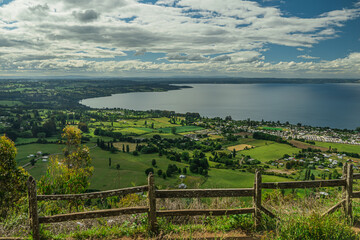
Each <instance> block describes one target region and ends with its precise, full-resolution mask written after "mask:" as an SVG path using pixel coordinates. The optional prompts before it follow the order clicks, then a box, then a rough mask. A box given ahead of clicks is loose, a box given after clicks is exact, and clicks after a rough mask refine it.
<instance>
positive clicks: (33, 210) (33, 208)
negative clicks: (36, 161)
mask: <svg viewBox="0 0 360 240" xmlns="http://www.w3.org/2000/svg"><path fill="white" fill-rule="evenodd" d="M27 185H28V186H27V187H28V197H29V217H30V227H31V230H32V235H33V239H34V240H39V239H40V233H39V218H38V212H37V208H38V207H37V199H36V181H35V179H34V178H33V177H32V176H30V177H29V179H28V182H27Z"/></svg>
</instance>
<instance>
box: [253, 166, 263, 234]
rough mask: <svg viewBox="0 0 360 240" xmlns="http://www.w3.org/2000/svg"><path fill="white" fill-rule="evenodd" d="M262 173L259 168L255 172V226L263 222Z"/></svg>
mask: <svg viewBox="0 0 360 240" xmlns="http://www.w3.org/2000/svg"><path fill="white" fill-rule="evenodd" d="M261 181H262V177H261V173H260V171H259V170H256V172H255V182H254V190H255V193H254V208H255V213H254V217H255V227H256V228H258V227H259V226H260V223H261V212H260V211H261V210H260V209H261Z"/></svg>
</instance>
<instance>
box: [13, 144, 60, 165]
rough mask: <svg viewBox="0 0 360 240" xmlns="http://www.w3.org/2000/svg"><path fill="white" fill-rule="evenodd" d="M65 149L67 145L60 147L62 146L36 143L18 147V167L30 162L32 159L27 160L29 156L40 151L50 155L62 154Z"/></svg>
mask: <svg viewBox="0 0 360 240" xmlns="http://www.w3.org/2000/svg"><path fill="white" fill-rule="evenodd" d="M64 147H65V145H60V144H38V143H34V144H28V145H21V146H17V147H16V148H17V152H18V154H17V155H16V158H15V159H16V162H17V164H18V166H22V165H24V164H26V163H28V162H29V161H30V159H29V158H27V156H29V155H30V154H36V152H38V151H41V152H42V153H49V154H54V153H61V152H62V149H63V148H64Z"/></svg>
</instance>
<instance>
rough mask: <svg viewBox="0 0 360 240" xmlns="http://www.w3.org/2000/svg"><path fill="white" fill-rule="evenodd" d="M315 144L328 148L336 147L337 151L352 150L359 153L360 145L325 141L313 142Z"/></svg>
mask: <svg viewBox="0 0 360 240" xmlns="http://www.w3.org/2000/svg"><path fill="white" fill-rule="evenodd" d="M315 145H316V146H320V147H324V148H327V149H329V146H331V149H334V148H336V149H337V150H338V151H339V152H342V151H343V152H352V153H359V154H360V146H359V145H351V144H342V143H327V142H315Z"/></svg>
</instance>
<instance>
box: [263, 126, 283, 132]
mask: <svg viewBox="0 0 360 240" xmlns="http://www.w3.org/2000/svg"><path fill="white" fill-rule="evenodd" d="M258 129H260V130H272V131H283V129H282V128H275V127H258Z"/></svg>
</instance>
